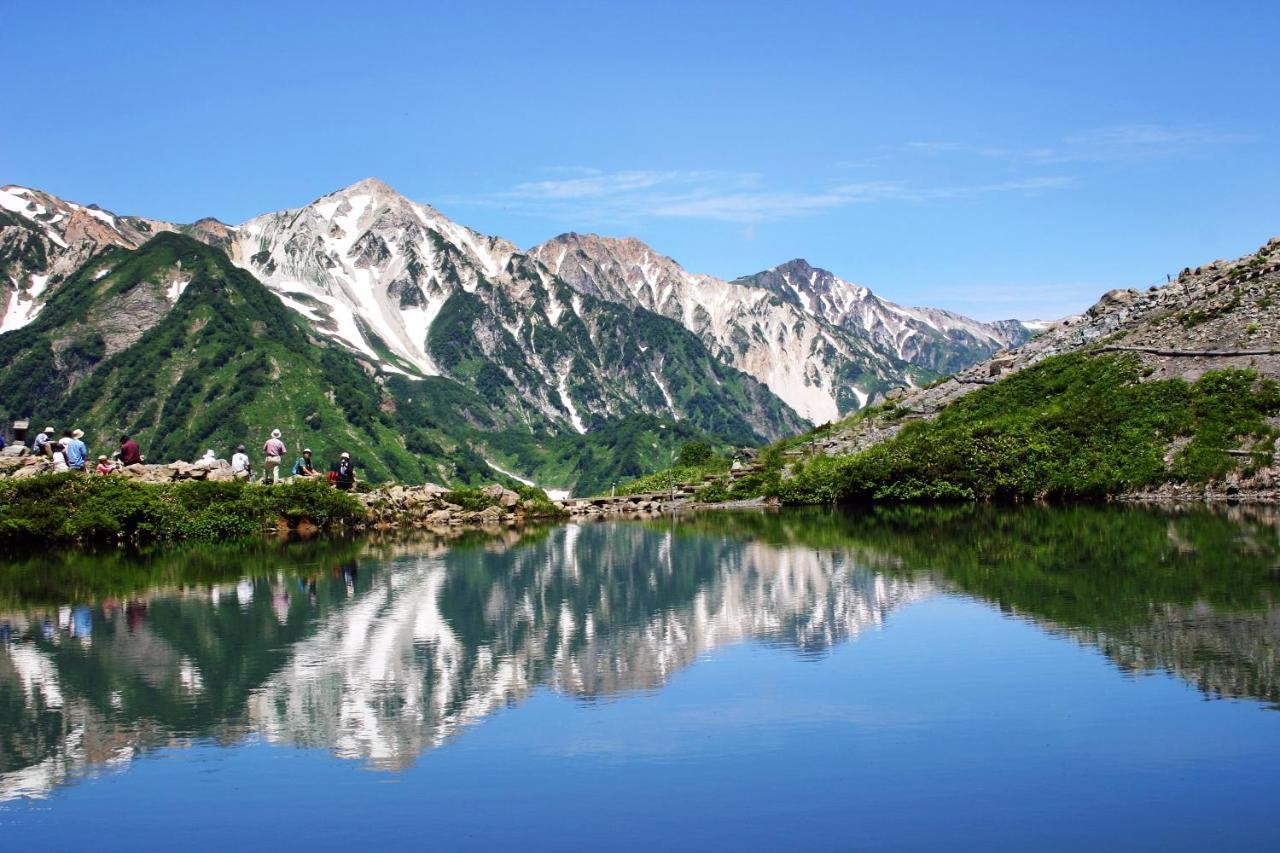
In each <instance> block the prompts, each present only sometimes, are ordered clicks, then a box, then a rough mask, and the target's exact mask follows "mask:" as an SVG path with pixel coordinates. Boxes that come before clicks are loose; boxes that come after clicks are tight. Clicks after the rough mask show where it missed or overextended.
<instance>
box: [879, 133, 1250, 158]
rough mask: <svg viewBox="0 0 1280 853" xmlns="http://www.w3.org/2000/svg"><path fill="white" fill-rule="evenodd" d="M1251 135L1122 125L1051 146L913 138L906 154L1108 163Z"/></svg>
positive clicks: (1192, 150)
mask: <svg viewBox="0 0 1280 853" xmlns="http://www.w3.org/2000/svg"><path fill="white" fill-rule="evenodd" d="M1251 138H1252V137H1250V136H1248V135H1247V134H1240V133H1233V132H1228V131H1225V130H1219V129H1216V128H1212V127H1207V126H1204V125H1191V126H1186V127H1171V126H1168V125H1160V124H1120V125H1110V126H1107V127H1098V128H1092V129H1089V130H1084V131H1080V132H1078V133H1073V134H1069V135H1067V136H1065V137H1063V138H1061V139H1060V140H1057V141H1055V142H1053V143H1051V144H1046V145H1030V146H1022V147H1016V146H1003V145H989V144H974V143H970V142H957V141H953V140H928V141H916V142H908V143H906V144H905V145H904V146H902V150H903V153H904V154H915V155H923V156H928V157H942V156H964V157H978V158H986V159H993V160H1007V161H1009V162H1011V163H1015V164H1030V165H1042V166H1043V165H1054V164H1062V163H1108V162H1119V161H1139V160H1156V159H1165V158H1169V157H1185V156H1190V155H1194V154H1199V153H1203V152H1206V151H1210V150H1212V149H1214V148H1218V147H1222V146H1225V145H1229V144H1233V143H1238V142H1247V141H1249V140H1250V139H1251Z"/></svg>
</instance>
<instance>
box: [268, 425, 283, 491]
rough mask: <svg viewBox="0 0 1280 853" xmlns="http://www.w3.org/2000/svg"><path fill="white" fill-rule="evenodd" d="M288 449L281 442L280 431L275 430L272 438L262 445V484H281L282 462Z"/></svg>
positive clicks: (272, 432)
mask: <svg viewBox="0 0 1280 853" xmlns="http://www.w3.org/2000/svg"><path fill="white" fill-rule="evenodd" d="M286 449H287V448H285V446H284V442H283V441H281V440H280V430H278V429H273V430H272V431H271V438H268V439H267V443H266V444H264V445H262V457H263V458H262V482H264V483H278V482H280V460H281V458H282V457H283V456H284V454H285V450H286Z"/></svg>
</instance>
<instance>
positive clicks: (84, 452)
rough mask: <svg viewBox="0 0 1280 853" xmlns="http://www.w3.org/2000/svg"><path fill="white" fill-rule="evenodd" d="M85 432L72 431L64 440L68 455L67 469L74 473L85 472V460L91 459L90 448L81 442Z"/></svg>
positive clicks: (64, 447) (79, 430) (63, 443)
mask: <svg viewBox="0 0 1280 853" xmlns="http://www.w3.org/2000/svg"><path fill="white" fill-rule="evenodd" d="M82 438H84V430H82V429H77V430H71V431H70V432H68V433H67V435H66V437H65V438H64V439H63V440H62V446H63V449H65V450H66V453H67V467H68V468H70V469H71V470H72V471H84V463H85V460H86V459H88V457H89V448H88V447H86V446H85V443H84V442H83V441H81V439H82Z"/></svg>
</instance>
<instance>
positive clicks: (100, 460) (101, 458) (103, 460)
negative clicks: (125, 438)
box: [98, 456, 107, 462]
mask: <svg viewBox="0 0 1280 853" xmlns="http://www.w3.org/2000/svg"><path fill="white" fill-rule="evenodd" d="M98 461H99V462H106V461H107V457H105V456H99V457H98Z"/></svg>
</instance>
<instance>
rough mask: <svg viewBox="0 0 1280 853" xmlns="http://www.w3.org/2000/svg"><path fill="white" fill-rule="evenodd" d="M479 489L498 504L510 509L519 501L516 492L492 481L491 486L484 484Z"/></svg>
mask: <svg viewBox="0 0 1280 853" xmlns="http://www.w3.org/2000/svg"><path fill="white" fill-rule="evenodd" d="M481 491H482V492H484V493H485V494H486V495H488V496H489V497H491V498H493V499H494V500H495V501H497V502H498V505H499V506H504V507H506V508H508V509H511V508H512V507H514V506H516V505H517V504H518V503H520V496H519V495H518V494H516V493H515V492H513V491H511V490H510V489H507V488H504V487H502V486H499V485H498V484H497V483H494V484H493V485H491V486H485V487H484V488H483V489H481Z"/></svg>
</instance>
